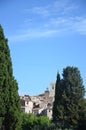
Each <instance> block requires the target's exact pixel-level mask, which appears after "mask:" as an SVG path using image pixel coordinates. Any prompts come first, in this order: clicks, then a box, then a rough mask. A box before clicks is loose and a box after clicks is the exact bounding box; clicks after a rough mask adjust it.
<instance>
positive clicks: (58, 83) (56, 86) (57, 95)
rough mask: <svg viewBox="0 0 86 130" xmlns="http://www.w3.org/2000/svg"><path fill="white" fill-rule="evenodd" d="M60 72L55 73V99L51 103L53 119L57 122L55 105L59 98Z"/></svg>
mask: <svg viewBox="0 0 86 130" xmlns="http://www.w3.org/2000/svg"><path fill="white" fill-rule="evenodd" d="M59 91H60V74H59V73H57V80H56V84H55V100H54V103H53V121H54V122H57V120H58V110H57V106H58V103H59V102H58V100H59V99H60V92H59Z"/></svg>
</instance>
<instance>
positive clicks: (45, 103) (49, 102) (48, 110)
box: [20, 83, 55, 119]
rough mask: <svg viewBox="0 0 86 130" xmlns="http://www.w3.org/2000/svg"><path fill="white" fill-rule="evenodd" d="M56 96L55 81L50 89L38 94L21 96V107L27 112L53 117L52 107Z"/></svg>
mask: <svg viewBox="0 0 86 130" xmlns="http://www.w3.org/2000/svg"><path fill="white" fill-rule="evenodd" d="M54 96H55V83H51V84H50V90H48V89H47V90H46V91H45V92H44V93H43V94H40V95H37V96H28V95H25V96H21V97H20V101H21V109H22V111H23V112H26V113H33V114H34V115H36V116H40V115H43V116H46V117H48V118H49V119H51V118H52V108H53V101H54Z"/></svg>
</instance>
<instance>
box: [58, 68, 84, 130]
mask: <svg viewBox="0 0 86 130" xmlns="http://www.w3.org/2000/svg"><path fill="white" fill-rule="evenodd" d="M84 94H85V89H84V86H83V81H82V78H81V74H80V71H79V70H78V68H77V67H70V66H68V67H66V68H65V69H63V79H61V80H60V87H58V89H57V93H56V95H57V106H56V109H57V122H58V124H59V125H60V127H61V128H62V129H64V128H77V126H78V121H79V120H80V118H81V115H82V112H83V110H84V109H85V108H84Z"/></svg>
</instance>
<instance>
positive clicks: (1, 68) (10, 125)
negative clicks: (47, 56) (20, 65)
mask: <svg viewBox="0 0 86 130" xmlns="http://www.w3.org/2000/svg"><path fill="white" fill-rule="evenodd" d="M20 111H21V107H20V99H19V95H18V84H17V82H16V80H15V78H14V76H13V69H12V62H11V57H10V50H9V46H8V40H7V39H6V38H5V36H4V32H3V29H2V26H1V25H0V115H1V124H2V125H3V126H4V129H5V130H19V129H20Z"/></svg>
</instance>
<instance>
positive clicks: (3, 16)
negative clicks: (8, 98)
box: [0, 0, 86, 95]
mask: <svg viewBox="0 0 86 130" xmlns="http://www.w3.org/2000/svg"><path fill="white" fill-rule="evenodd" d="M0 24H1V25H2V26H3V29H4V33H5V36H6V37H7V38H8V40H9V42H8V44H9V47H10V51H11V58H12V63H13V72H14V76H15V78H16V80H17V82H18V84H19V94H20V95H23V94H29V95H37V94H40V93H42V92H44V91H45V90H46V88H47V87H48V88H49V87H50V82H55V81H56V75H57V72H58V71H59V72H60V74H62V71H63V68H65V67H66V66H75V67H78V68H79V70H80V72H81V76H82V78H83V82H84V85H85V86H86V61H85V57H86V1H85V0H76V1H75V0H46V1H45V0H15V1H14V0H8V1H5V0H1V1H0Z"/></svg>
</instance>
